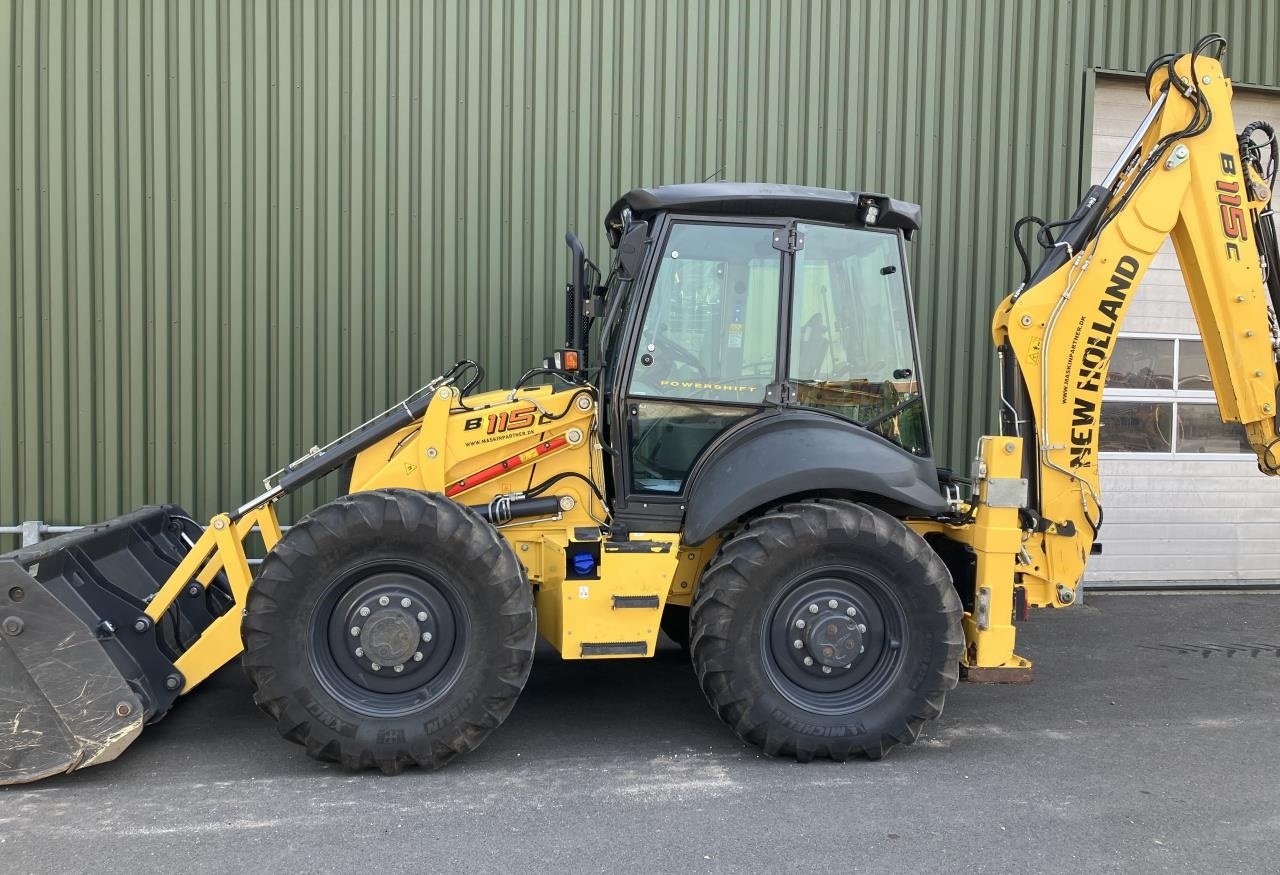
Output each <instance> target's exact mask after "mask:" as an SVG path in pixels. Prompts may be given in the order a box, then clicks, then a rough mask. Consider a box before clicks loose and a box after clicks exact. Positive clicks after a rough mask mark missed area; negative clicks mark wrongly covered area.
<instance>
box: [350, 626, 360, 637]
mask: <svg viewBox="0 0 1280 875" xmlns="http://www.w3.org/2000/svg"><path fill="white" fill-rule="evenodd" d="M359 634H360V627H359V626H352V627H351V636H352V637H353V638H354V637H357V636H359Z"/></svg>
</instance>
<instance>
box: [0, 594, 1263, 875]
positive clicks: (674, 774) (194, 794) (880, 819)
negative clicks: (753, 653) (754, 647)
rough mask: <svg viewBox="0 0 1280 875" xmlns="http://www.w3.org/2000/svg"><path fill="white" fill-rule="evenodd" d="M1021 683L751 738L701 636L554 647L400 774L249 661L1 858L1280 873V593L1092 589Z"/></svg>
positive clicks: (31, 825)
mask: <svg viewBox="0 0 1280 875" xmlns="http://www.w3.org/2000/svg"><path fill="white" fill-rule="evenodd" d="M1021 636H1022V646H1021V647H1020V650H1021V651H1022V652H1023V653H1024V654H1025V655H1027V656H1030V657H1031V658H1032V659H1034V660H1035V661H1036V681H1035V683H1033V684H1029V685H1021V686H974V685H961V686H960V687H959V688H958V689H957V690H956V691H954V692H953V693H952V694H951V696H950V698H949V699H948V702H947V708H946V712H945V714H944V715H943V716H942V718H941V719H939V720H937V721H935V722H934V723H932V724H930V725H929V726H928V727H927V728H926V729H925V731H924V733H923V734H922V736H921V738H920V740H919V741H918V742H917V743H916V744H915V745H914V746H912V747H908V748H899V749H897V750H895V751H893V753H892V754H891V755H890V756H888V757H887V758H886V759H885V760H883V761H881V762H868V761H865V760H857V761H851V762H848V763H843V764H837V763H830V762H814V763H809V764H806V765H798V764H796V763H794V762H788V761H783V760H770V759H768V758H765V757H763V756H762V755H760V754H759V753H757V751H756V750H755V749H753V748H749V747H746V746H745V745H743V744H741V743H740V742H738V740H737V739H736V738H735V737H734V736H733V735H732V734H731V733H730V732H729V730H728V729H727V728H725V727H724V726H722V725H721V724H720V723H719V721H718V720H717V719H716V718H715V716H714V715H713V714H712V713H711V711H710V709H709V708H708V707H707V705H706V702H705V701H704V700H703V697H702V694H701V692H700V691H699V690H698V688H697V685H696V683H695V680H694V676H693V673H692V671H691V669H690V668H689V665H688V663H687V661H686V659H685V658H684V657H683V656H682V655H681V654H680V652H679V651H678V650H676V649H674V648H673V647H669V648H668V649H665V650H663V651H661V652H660V653H659V654H658V655H657V656H656V657H655V658H654V659H652V660H638V661H615V662H607V663H601V662H596V663H589V662H588V663H573V662H562V661H560V660H559V659H558V658H557V657H556V656H555V655H554V653H550V652H547V653H542V652H541V651H540V652H539V657H538V659H537V661H536V663H535V666H534V669H533V674H532V677H531V679H530V682H529V686H528V688H527V689H526V690H525V693H524V695H523V697H522V698H521V700H520V702H519V704H518V705H517V706H516V709H515V711H514V712H513V714H512V715H511V717H510V718H509V720H508V721H507V723H506V724H505V725H503V726H502V727H501V728H500V729H499V730H498V731H496V732H495V733H494V734H493V735H492V736H490V737H489V739H488V740H487V741H486V742H485V744H484V745H483V746H482V747H481V748H480V750H478V751H476V752H475V753H474V754H472V755H470V756H469V757H467V758H465V759H464V760H462V761H459V762H456V763H454V764H453V765H451V766H449V767H448V768H446V769H445V770H443V771H441V772H436V773H428V772H422V771H417V770H415V771H411V772H407V773H405V774H403V775H400V776H398V777H394V778H387V777H384V776H381V775H378V774H355V775H353V774H350V773H347V772H344V771H342V770H341V769H339V768H337V767H334V766H331V765H325V764H321V763H316V762H314V761H312V760H309V759H307V757H306V756H305V755H304V754H303V753H302V751H301V749H300V748H298V747H296V746H294V745H292V744H289V743H287V742H285V741H282V740H281V739H279V738H278V737H277V736H276V735H275V733H274V730H273V729H272V727H271V726H270V724H269V723H268V721H267V719H266V718H265V717H264V716H263V715H262V714H260V713H259V712H258V711H257V709H256V708H255V707H254V705H253V703H252V701H251V700H250V692H249V688H248V685H247V683H246V681H245V680H244V677H243V675H242V674H241V672H240V670H239V668H238V667H237V666H231V667H229V668H228V669H226V670H224V671H222V672H220V673H219V674H218V675H216V676H215V677H214V678H212V679H211V680H210V681H209V682H208V683H206V684H205V685H204V686H203V687H202V688H200V689H199V690H197V691H196V692H195V693H193V694H192V695H190V696H188V697H187V698H186V699H184V700H183V701H180V702H179V704H178V706H177V707H176V708H175V709H174V712H173V713H172V714H171V715H170V716H169V717H168V718H166V719H165V720H164V721H163V722H162V723H160V724H158V725H156V726H153V727H150V728H149V729H147V730H146V731H145V732H144V733H143V735H142V737H141V739H140V740H139V741H138V742H136V743H135V744H134V746H133V747H132V748H131V749H130V750H128V751H127V752H126V753H125V754H124V755H123V756H122V757H121V759H120V760H118V761H116V762H115V763H112V764H110V765H106V766H101V767H97V768H92V769H88V770H86V771H84V772H80V773H77V774H74V775H69V776H65V777H61V778H57V779H53V780H50V781H46V782H43V783H40V784H35V785H28V786H26V787H18V788H10V789H8V790H5V791H3V792H0V870H3V871H5V872H10V873H18V872H55V871H56V872H72V871H76V872H79V871H94V872H100V871H120V872H125V871H129V872H136V871H158V870H164V871H170V872H175V873H178V872H181V873H185V872H193V871H216V872H228V871H240V872H257V871H262V870H268V869H272V870H276V871H281V872H286V871H287V872H294V871H346V872H383V871H391V872H400V871H436V872H440V871H446V872H451V871H493V872H514V871H529V870H536V871H559V872H573V871H608V872H614V871H640V870H652V871H660V872H661V871H704V870H705V871H741V870H757V871H781V870H794V869H802V870H808V871H830V872H881V871H889V870H917V871H924V872H942V871H949V872H953V871H969V872H1055V871H1065V872H1079V871H1086V870H1087V871H1091V872H1098V871H1102V872H1109V871H1125V872H1129V873H1134V872H1156V871H1172V872H1276V871H1280V738H1278V730H1280V595H1276V594H1269V593H1248V594H1212V595H1182V594H1180V595H1136V594H1135V595H1127V594H1108V595H1101V594H1095V593H1090V594H1089V597H1088V599H1087V603H1086V604H1085V605H1082V606H1078V607H1075V608H1071V609H1068V610H1063V611H1055V612H1044V611H1041V612H1037V613H1035V614H1034V615H1033V618H1032V621H1031V622H1030V623H1028V624H1025V625H1024V626H1023V628H1022V632H1021Z"/></svg>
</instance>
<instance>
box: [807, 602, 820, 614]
mask: <svg viewBox="0 0 1280 875" xmlns="http://www.w3.org/2000/svg"><path fill="white" fill-rule="evenodd" d="M809 613H811V614H816V613H818V606H817V604H812V605H809Z"/></svg>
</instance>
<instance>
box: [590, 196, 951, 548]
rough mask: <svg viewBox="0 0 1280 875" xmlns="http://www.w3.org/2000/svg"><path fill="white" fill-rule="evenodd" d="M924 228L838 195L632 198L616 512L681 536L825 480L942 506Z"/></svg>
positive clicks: (611, 402) (610, 409) (914, 215)
mask: <svg viewBox="0 0 1280 875" xmlns="http://www.w3.org/2000/svg"><path fill="white" fill-rule="evenodd" d="M918 226H919V207H917V206H916V205H914V204H909V203H904V202H901V201H897V200H893V199H892V198H888V197H886V196H884V195H876V194H865V193H857V192H847V191H837V190H832V189H821V188H806V187H800V186H787V185H769V184H750V183H711V184H693V185H671V186H663V187H659V188H642V189H635V190H632V191H630V192H628V193H627V194H625V195H624V196H623V197H622V198H620V199H619V200H618V202H617V203H616V204H614V206H613V208H612V209H611V210H610V211H609V214H608V216H607V218H606V221H605V227H606V231H607V233H608V236H609V242H610V245H611V246H612V247H613V249H614V250H615V257H614V264H613V270H612V271H611V274H610V280H609V281H608V282H607V283H606V285H605V287H604V288H603V290H602V292H603V302H602V305H597V307H598V316H599V317H600V318H598V319H596V320H595V321H596V322H597V323H598V326H599V331H598V332H597V350H598V361H599V362H600V363H602V364H603V367H602V368H601V369H600V371H599V374H598V383H599V388H600V389H601V395H602V397H603V398H605V399H606V409H605V412H604V416H605V423H604V425H605V431H606V434H605V437H606V440H607V442H608V444H609V445H611V446H612V448H613V449H614V451H615V452H614V455H613V464H612V470H611V472H610V474H611V476H610V477H609V478H608V480H609V483H608V486H609V492H610V502H611V504H612V506H613V508H614V512H615V517H616V518H617V519H619V520H622V521H623V522H624V524H627V525H629V527H630V528H632V529H633V530H638V531H684V530H686V527H685V522H686V516H688V517H689V518H690V522H694V518H695V517H698V516H700V515H701V516H705V517H707V518H708V520H711V521H708V522H706V525H715V524H716V522H715V521H718V520H719V519H720V517H722V516H724V514H725V513H729V512H731V511H732V509H734V508H739V507H740V506H742V505H744V504H751V503H752V502H768V501H770V500H772V499H775V498H779V499H780V498H784V497H788V496H793V495H800V494H817V493H820V492H824V491H833V492H838V493H841V494H848V495H855V496H860V497H864V498H866V497H870V498H871V499H872V500H873V501H878V502H879V503H880V504H881V505H882V506H885V507H887V508H888V509H891V510H892V511H894V512H896V513H899V514H909V513H917V514H918V513H927V514H936V513H938V512H940V511H941V510H942V509H943V508H944V507H945V503H944V502H943V500H942V498H941V497H940V496H939V495H938V483H937V472H936V469H935V468H934V465H933V461H932V458H931V450H930V442H929V431H928V422H927V417H926V414H925V405H924V396H923V391H924V390H923V386H922V384H921V380H920V376H919V375H920V368H919V353H918V349H917V347H916V339H915V329H914V317H913V311H912V304H911V298H910V291H909V288H908V284H907V280H906V267H905V260H904V252H903V241H904V240H905V239H909V238H910V237H911V235H912V234H913V233H914V232H915V230H916V229H917V228H918ZM615 402H616V403H615ZM824 463H825V464H827V465H829V466H830V469H824V467H823V464H824ZM792 468H794V469H795V473H794V478H792V481H791V482H787V478H788V473H787V472H788V471H789V470H790V469H792ZM815 472H817V473H815ZM824 472H825V473H824ZM815 477H816V478H817V479H816V480H815ZM779 490H781V492H779ZM773 493H777V494H776V495H775V494H773ZM709 504H714V505H716V506H717V507H716V508H714V509H708V505H709ZM745 509H746V510H750V509H753V508H750V507H747V508H745ZM691 534H692V536H693V537H697V536H698V535H699V534H701V532H698V531H696V526H695V531H694V532H692V533H691ZM691 543H692V541H691Z"/></svg>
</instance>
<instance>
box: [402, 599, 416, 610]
mask: <svg viewBox="0 0 1280 875" xmlns="http://www.w3.org/2000/svg"><path fill="white" fill-rule="evenodd" d="M411 604H413V602H411V601H409V600H408V599H400V607H402V608H407V607H409V605H411Z"/></svg>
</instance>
